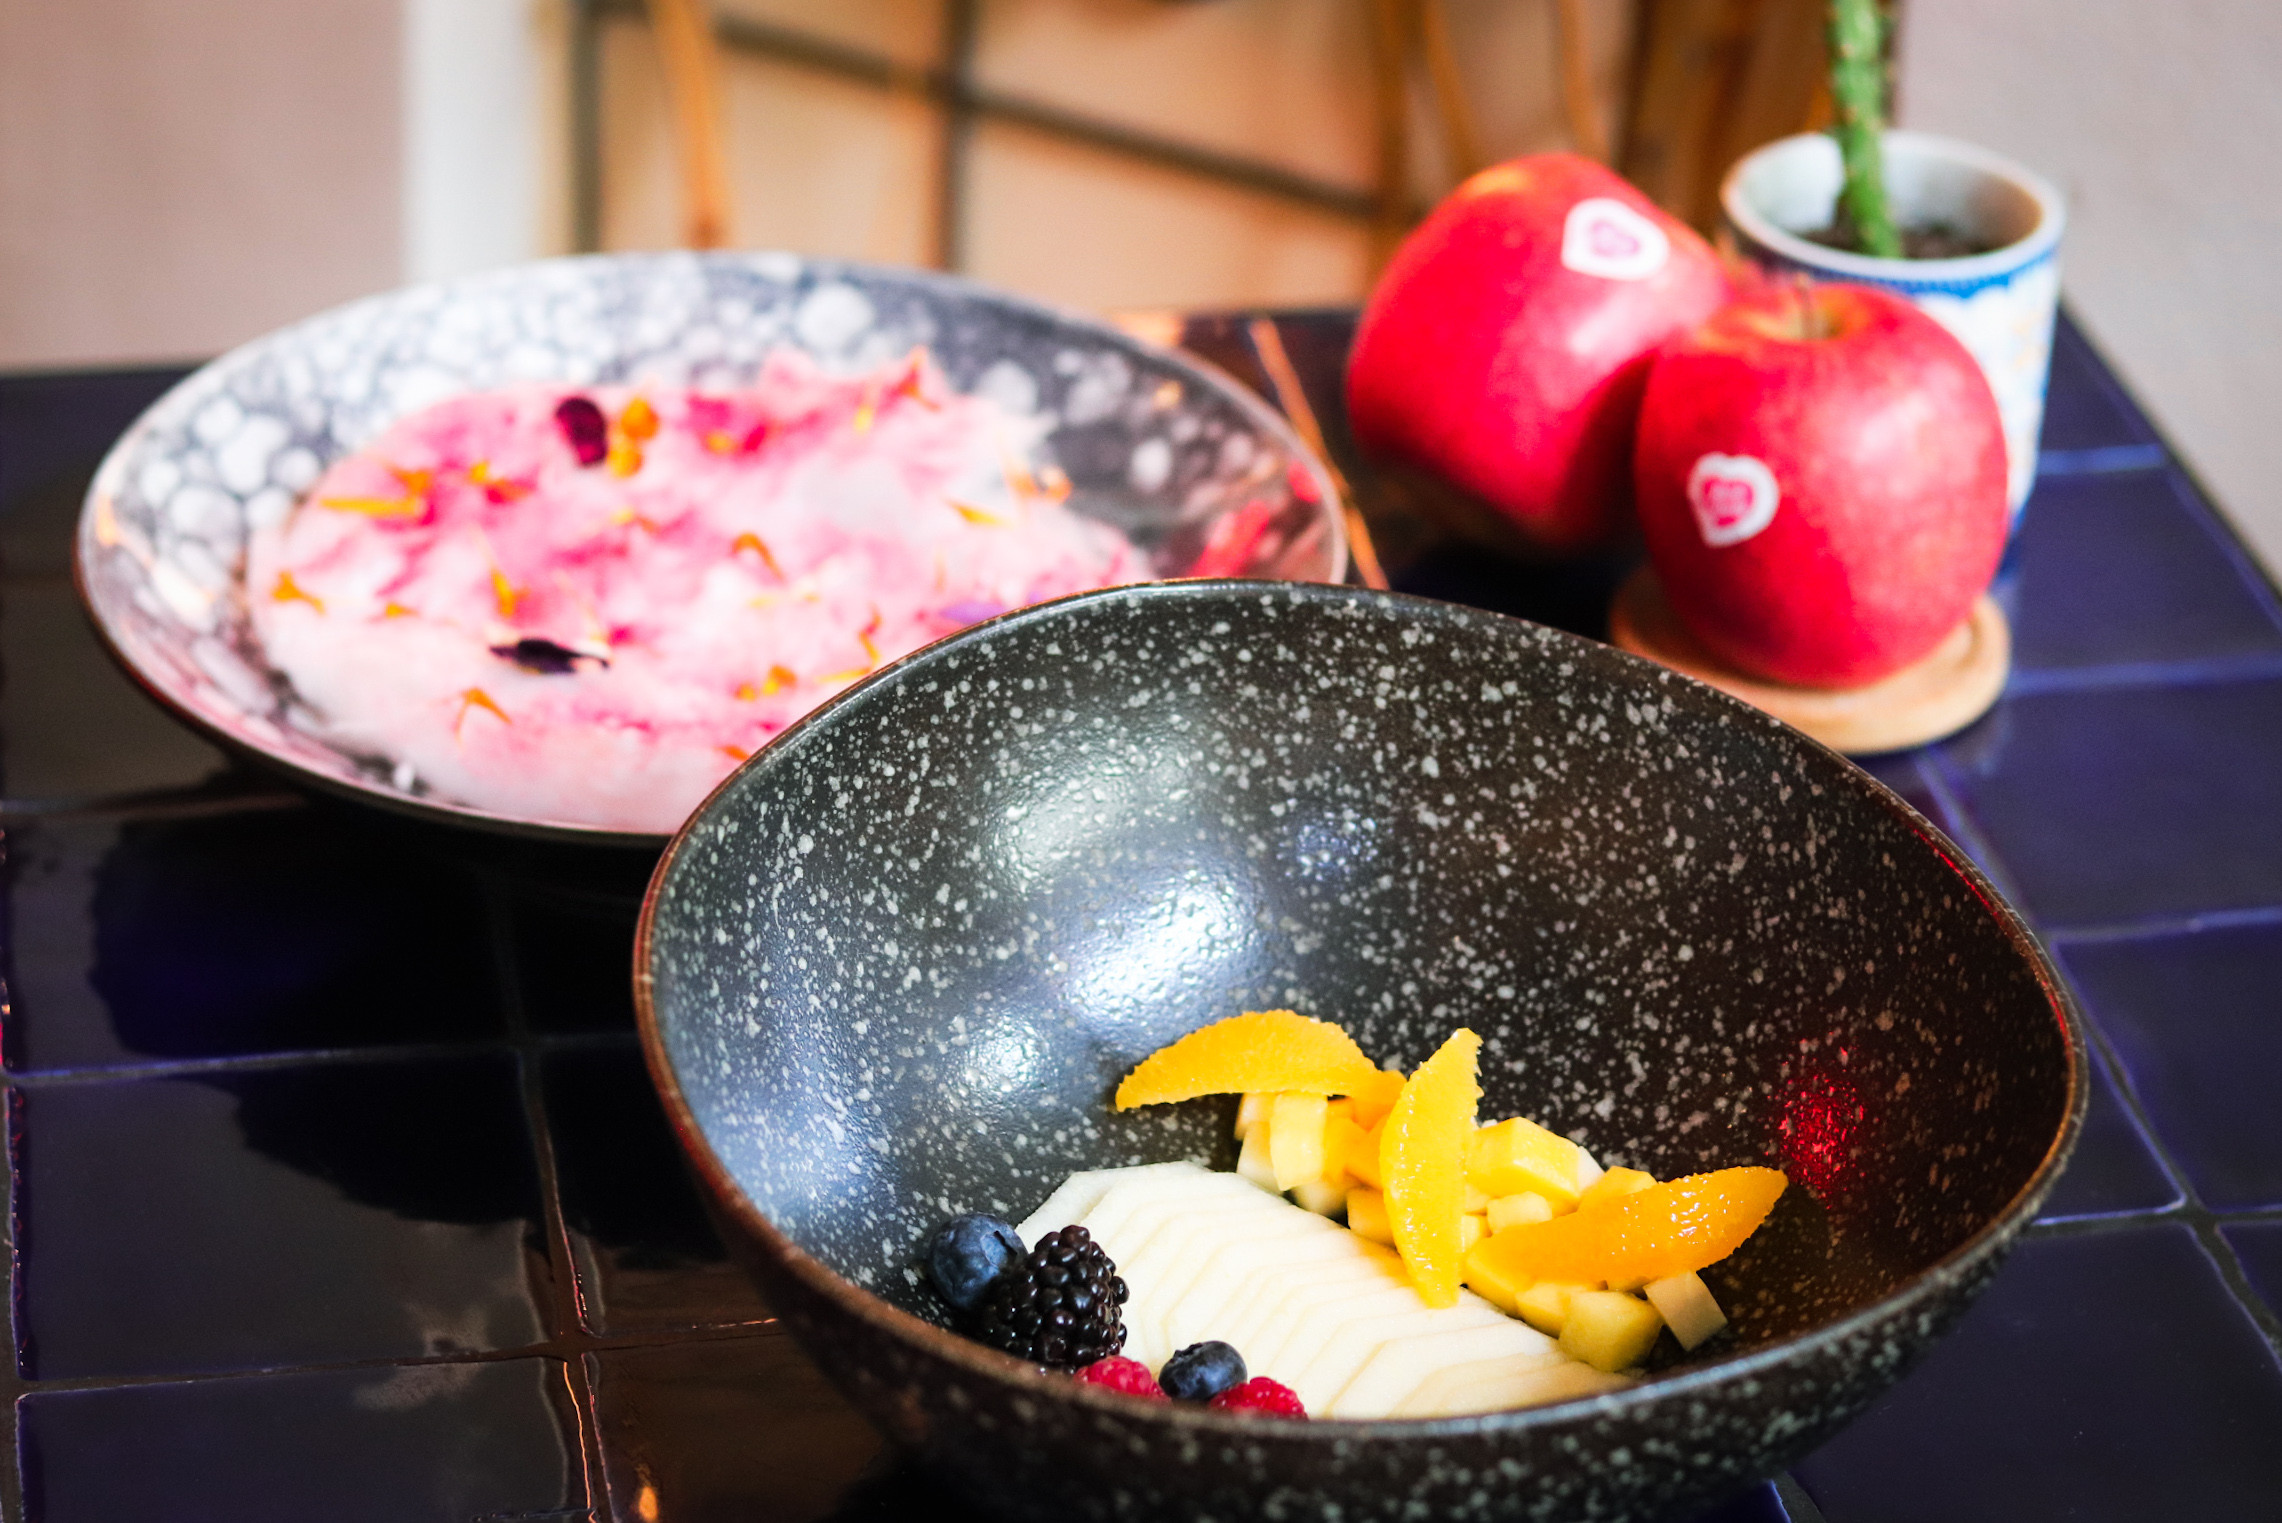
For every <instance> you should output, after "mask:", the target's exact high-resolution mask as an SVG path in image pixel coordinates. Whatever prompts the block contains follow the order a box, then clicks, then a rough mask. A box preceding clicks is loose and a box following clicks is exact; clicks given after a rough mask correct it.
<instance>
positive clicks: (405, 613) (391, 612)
mask: <svg viewBox="0 0 2282 1523" xmlns="http://www.w3.org/2000/svg"><path fill="white" fill-rule="evenodd" d="M380 616H381V617H382V618H384V619H416V618H418V617H420V616H419V615H418V614H416V613H414V612H413V611H412V610H411V609H409V608H407V607H405V606H404V605H403V604H402V603H395V602H391V603H389V604H388V605H387V606H385V607H383V608H382V609H381V610H380Z"/></svg>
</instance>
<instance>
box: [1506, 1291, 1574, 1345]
mask: <svg viewBox="0 0 2282 1523" xmlns="http://www.w3.org/2000/svg"><path fill="white" fill-rule="evenodd" d="M1591 1288H1592V1287H1591V1286H1589V1285H1572V1284H1569V1283H1568V1282H1566V1281H1562V1280H1539V1281H1538V1282H1537V1283H1536V1284H1534V1285H1532V1286H1530V1287H1529V1288H1528V1289H1526V1290H1524V1291H1522V1292H1521V1293H1520V1294H1518V1295H1516V1296H1515V1297H1514V1307H1513V1310H1514V1315H1515V1316H1517V1317H1519V1318H1521V1320H1522V1321H1524V1322H1526V1323H1528V1324H1529V1325H1530V1326H1531V1327H1534V1328H1536V1329H1537V1330H1538V1331H1539V1332H1541V1333H1544V1334H1546V1335H1548V1336H1550V1337H1555V1338H1558V1337H1560V1336H1561V1329H1562V1328H1563V1327H1565V1326H1567V1325H1568V1322H1569V1303H1570V1302H1571V1301H1572V1300H1573V1299H1575V1298H1576V1297H1577V1296H1580V1295H1583V1294H1584V1293H1585V1292H1586V1291H1588V1290H1590V1289H1591Z"/></svg>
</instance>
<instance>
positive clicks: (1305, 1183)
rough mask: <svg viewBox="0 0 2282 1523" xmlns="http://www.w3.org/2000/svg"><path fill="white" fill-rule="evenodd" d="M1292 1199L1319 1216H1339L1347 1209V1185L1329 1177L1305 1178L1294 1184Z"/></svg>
mask: <svg viewBox="0 0 2282 1523" xmlns="http://www.w3.org/2000/svg"><path fill="white" fill-rule="evenodd" d="M1292 1199H1293V1200H1296V1201H1298V1202H1299V1203H1300V1204H1301V1205H1303V1206H1305V1207H1307V1209H1308V1210H1310V1211H1313V1212H1314V1213H1315V1214H1316V1215H1317V1216H1337V1215H1339V1213H1340V1212H1342V1211H1344V1210H1346V1209H1347V1187H1346V1186H1345V1185H1335V1184H1333V1183H1332V1182H1331V1181H1330V1180H1328V1179H1303V1180H1301V1181H1300V1182H1299V1183H1298V1184H1296V1185H1293V1186H1292Z"/></svg>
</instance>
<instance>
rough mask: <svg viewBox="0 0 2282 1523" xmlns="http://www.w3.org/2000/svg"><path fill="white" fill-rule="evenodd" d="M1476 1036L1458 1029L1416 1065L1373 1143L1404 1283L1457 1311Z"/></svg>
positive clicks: (1477, 1093) (1475, 1094)
mask: <svg viewBox="0 0 2282 1523" xmlns="http://www.w3.org/2000/svg"><path fill="white" fill-rule="evenodd" d="M1481 1050H1482V1039H1481V1038H1480V1037H1478V1036H1476V1035H1474V1033H1472V1032H1471V1031H1468V1030H1466V1029H1465V1028H1464V1027H1460V1028H1459V1029H1458V1030H1456V1031H1453V1032H1452V1033H1450V1039H1449V1040H1448V1041H1446V1042H1444V1043H1443V1044H1442V1046H1441V1047H1440V1049H1438V1050H1437V1051H1436V1052H1435V1054H1434V1056H1433V1057H1431V1058H1428V1059H1427V1060H1426V1061H1425V1062H1423V1063H1421V1064H1419V1065H1418V1069H1417V1071H1416V1072H1414V1073H1413V1074H1412V1075H1411V1076H1410V1082H1409V1083H1407V1084H1405V1085H1404V1086H1403V1088H1402V1093H1401V1094H1400V1095H1398V1096H1396V1097H1395V1104H1394V1109H1393V1110H1391V1111H1389V1112H1387V1122H1386V1134H1385V1135H1384V1136H1383V1137H1382V1138H1381V1139H1380V1142H1379V1172H1380V1174H1381V1175H1382V1177H1383V1179H1384V1181H1385V1186H1386V1197H1387V1225H1388V1226H1389V1227H1391V1228H1392V1229H1393V1230H1394V1238H1395V1251H1396V1252H1398V1253H1400V1254H1401V1255H1402V1258H1403V1264H1404V1267H1406V1268H1407V1269H1409V1270H1410V1282H1411V1284H1413V1285H1415V1286H1417V1287H1418V1294H1419V1297H1420V1299H1422V1300H1423V1301H1425V1302H1426V1304H1427V1305H1429V1306H1456V1305H1457V1304H1458V1281H1459V1279H1460V1278H1461V1277H1462V1276H1463V1275H1464V1273H1465V1242H1464V1238H1463V1236H1462V1228H1461V1225H1460V1223H1459V1220H1458V1219H1459V1217H1460V1216H1462V1215H1464V1212H1465V1203H1466V1143H1467V1140H1468V1139H1469V1138H1471V1137H1472V1136H1473V1135H1474V1106H1475V1103H1476V1102H1477V1101H1479V1100H1480V1099H1481V1098H1482V1088H1481V1086H1480V1085H1479V1084H1477V1083H1475V1082H1474V1064H1475V1060H1476V1059H1477V1058H1478V1057H1479V1056H1480V1055H1481Z"/></svg>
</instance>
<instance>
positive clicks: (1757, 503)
mask: <svg viewBox="0 0 2282 1523" xmlns="http://www.w3.org/2000/svg"><path fill="white" fill-rule="evenodd" d="M1782 500H1783V492H1782V489H1781V488H1780V487H1778V486H1776V485H1775V473H1774V472H1773V471H1771V470H1769V469H1767V462H1765V461H1764V460H1760V459H1757V458H1755V457H1753V456H1750V455H1721V454H1717V453H1714V454H1708V455H1705V456H1703V457H1702V458H1701V459H1699V460H1697V461H1696V464H1695V468H1694V469H1693V470H1691V471H1689V472H1688V506H1689V507H1691V508H1693V509H1695V513H1696V532H1697V533H1699V534H1701V535H1703V537H1704V543H1705V544H1707V545H1710V546H1712V547H1713V548H1714V549H1717V548H1719V547H1720V546H1722V545H1740V544H1742V543H1743V542H1744V541H1745V540H1747V539H1749V538H1750V537H1751V536H1752V535H1754V534H1757V533H1758V532H1759V531H1760V530H1761V529H1764V528H1766V527H1767V526H1768V525H1769V524H1771V523H1773V522H1774V521H1775V508H1776V505H1777V504H1778V503H1780V502H1781V501H1782Z"/></svg>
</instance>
